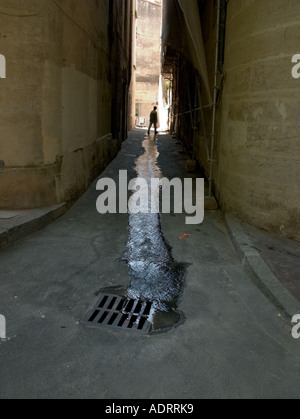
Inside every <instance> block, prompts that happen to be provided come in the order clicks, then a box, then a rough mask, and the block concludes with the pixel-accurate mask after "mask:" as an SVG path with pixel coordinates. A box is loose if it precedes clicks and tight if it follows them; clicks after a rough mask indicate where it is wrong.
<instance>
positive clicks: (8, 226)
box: [0, 203, 67, 250]
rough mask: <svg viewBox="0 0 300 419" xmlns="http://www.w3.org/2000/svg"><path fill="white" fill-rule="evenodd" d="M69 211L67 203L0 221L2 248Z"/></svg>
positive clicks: (0, 247)
mask: <svg viewBox="0 0 300 419" xmlns="http://www.w3.org/2000/svg"><path fill="white" fill-rule="evenodd" d="M66 211H67V204H66V203H63V204H60V205H56V206H53V207H48V208H42V209H37V210H33V211H30V212H28V213H27V214H24V215H21V216H19V217H16V218H14V219H11V220H8V221H2V222H0V250H2V249H3V248H4V247H6V246H8V245H10V244H12V243H14V242H15V241H17V240H20V239H23V238H24V237H26V236H28V235H30V234H32V233H34V232H36V231H38V230H41V229H42V228H44V227H46V225H48V224H50V223H51V222H52V221H54V220H56V219H57V218H59V217H61V216H62V215H63V214H65V213H66Z"/></svg>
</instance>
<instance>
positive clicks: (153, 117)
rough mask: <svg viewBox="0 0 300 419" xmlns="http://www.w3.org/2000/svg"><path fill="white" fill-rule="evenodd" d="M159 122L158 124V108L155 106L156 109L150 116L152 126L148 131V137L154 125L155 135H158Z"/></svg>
mask: <svg viewBox="0 0 300 419" xmlns="http://www.w3.org/2000/svg"><path fill="white" fill-rule="evenodd" d="M157 122H158V115H157V106H154V109H153V111H152V112H151V114H150V125H149V129H148V135H150V130H151V127H152V125H154V129H155V135H156V134H157Z"/></svg>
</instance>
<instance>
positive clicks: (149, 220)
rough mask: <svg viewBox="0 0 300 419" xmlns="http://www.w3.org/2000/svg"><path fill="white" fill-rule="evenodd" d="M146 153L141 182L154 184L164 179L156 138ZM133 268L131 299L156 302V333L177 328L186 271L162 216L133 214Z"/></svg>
mask: <svg viewBox="0 0 300 419" xmlns="http://www.w3.org/2000/svg"><path fill="white" fill-rule="evenodd" d="M143 147H144V149H145V153H144V154H143V155H142V156H141V157H140V158H139V159H138V160H137V163H136V168H135V170H136V172H137V176H138V177H139V178H143V179H145V180H147V181H148V183H150V181H151V178H162V177H163V175H162V173H161V170H160V169H159V167H158V166H157V159H158V156H159V153H158V150H157V145H156V141H155V140H154V139H153V137H149V138H146V139H145V141H144V142H143ZM124 259H125V260H126V264H127V266H128V267H129V274H130V286H129V288H128V290H127V294H128V297H130V298H133V299H141V300H150V301H153V313H152V314H153V315H154V314H155V313H156V314H155V316H154V317H153V325H154V329H155V330H160V329H166V328H170V327H172V326H174V325H175V324H177V323H178V322H180V320H181V319H182V315H181V313H180V312H179V311H177V303H178V300H179V298H180V295H181V291H182V288H183V284H184V280H185V272H186V267H185V265H184V264H181V263H177V262H176V261H175V260H174V258H173V256H172V251H171V248H170V246H169V245H168V243H167V241H166V239H165V237H164V234H163V231H162V225H161V216H160V214H136V215H134V214H130V213H129V239H128V243H127V252H126V254H125V256H124Z"/></svg>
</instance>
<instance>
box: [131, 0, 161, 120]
mask: <svg viewBox="0 0 300 419" xmlns="http://www.w3.org/2000/svg"><path fill="white" fill-rule="evenodd" d="M161 13H162V8H161V0H153V1H148V0H137V16H138V20H137V34H136V36H137V40H136V54H137V58H136V125H137V126H140V127H146V126H148V124H149V115H150V112H151V110H152V109H153V106H155V105H157V106H158V104H159V79H160V67H161V63H160V45H161V41H160V38H161V20H162V15H161Z"/></svg>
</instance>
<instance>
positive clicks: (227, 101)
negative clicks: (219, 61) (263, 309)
mask: <svg viewBox="0 0 300 419" xmlns="http://www.w3.org/2000/svg"><path fill="white" fill-rule="evenodd" d="M299 16H300V3H299V1H298V0H289V1H285V0H264V1H261V0H244V1H242V2H241V1H240V0H231V1H230V2H229V3H228V18H227V31H226V51H225V73H226V82H225V90H224V94H223V102H222V121H221V128H220V143H219V153H218V161H219V167H218V172H217V180H216V189H217V194H218V197H219V199H220V203H221V205H222V208H223V209H224V210H226V211H232V212H234V213H235V214H237V215H239V216H240V217H241V218H243V219H245V220H246V221H248V222H249V223H251V224H254V225H256V226H259V227H261V228H263V229H266V230H273V231H276V232H281V233H283V234H285V235H288V236H290V237H293V238H296V239H300V219H299V208H300V194H299V178H300V161H299V160H300V149H299V147H300V118H299V115H300V103H299V94H300V81H299V80H296V79H294V78H293V77H292V71H291V70H292V66H293V65H292V64H291V61H292V57H293V55H295V54H296V53H299V45H298V43H297V39H298V38H299V31H300V18H299Z"/></svg>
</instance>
